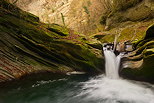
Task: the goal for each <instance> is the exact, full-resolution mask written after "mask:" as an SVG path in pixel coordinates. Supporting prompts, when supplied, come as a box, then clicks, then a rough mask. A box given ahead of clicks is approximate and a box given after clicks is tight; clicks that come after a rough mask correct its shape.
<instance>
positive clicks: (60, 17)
mask: <svg viewBox="0 0 154 103" xmlns="http://www.w3.org/2000/svg"><path fill="white" fill-rule="evenodd" d="M9 1H10V2H13V1H14V0H9ZM15 4H16V5H17V6H18V7H20V8H21V9H23V10H25V11H27V12H30V13H32V14H34V15H37V16H38V17H39V18H40V20H41V21H42V22H45V23H56V24H60V25H64V26H67V27H69V28H72V29H74V30H76V31H78V32H81V33H88V32H90V31H91V29H94V28H96V25H97V24H99V19H100V17H101V15H102V13H103V12H104V11H105V10H106V6H105V5H104V0H18V1H17V2H16V3H15ZM87 30H88V32H87Z"/></svg>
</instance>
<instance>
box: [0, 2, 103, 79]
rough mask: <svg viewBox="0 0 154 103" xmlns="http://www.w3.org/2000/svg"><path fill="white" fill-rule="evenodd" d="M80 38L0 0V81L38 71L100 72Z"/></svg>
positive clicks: (99, 63)
mask: <svg viewBox="0 0 154 103" xmlns="http://www.w3.org/2000/svg"><path fill="white" fill-rule="evenodd" d="M90 48H91V49H92V47H89V46H88V45H86V43H84V40H83V37H82V36H80V35H78V34H75V33H74V32H73V31H72V30H70V29H67V28H65V27H63V26H59V25H57V24H50V25H49V24H48V25H47V24H44V23H41V22H39V18H38V17H36V16H34V15H32V14H30V13H27V12H24V11H22V10H20V9H19V8H17V7H15V6H14V5H12V4H9V3H7V2H6V1H4V0H1V1H0V82H2V81H6V80H10V79H17V78H20V77H21V76H23V75H26V74H30V73H33V72H39V71H51V72H53V73H67V72H70V71H74V70H76V71H84V72H92V73H96V72H100V71H102V70H101V69H100V68H102V67H103V62H102V58H100V57H98V56H97V55H96V54H95V53H94V52H92V51H91V49H90Z"/></svg>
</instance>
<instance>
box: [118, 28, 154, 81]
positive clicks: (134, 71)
mask: <svg viewBox="0 0 154 103" xmlns="http://www.w3.org/2000/svg"><path fill="white" fill-rule="evenodd" d="M153 34H154V25H152V26H150V27H149V28H148V29H147V31H146V34H145V37H144V38H143V39H142V40H140V41H138V42H136V43H135V44H134V47H135V48H136V50H135V51H133V52H132V53H130V54H129V56H128V57H127V60H126V61H125V62H124V63H123V67H124V69H123V70H122V72H121V75H123V76H124V77H129V78H132V79H136V80H145V81H149V82H152V83H153V82H154V68H153V67H154V63H153V61H154V35H153Z"/></svg>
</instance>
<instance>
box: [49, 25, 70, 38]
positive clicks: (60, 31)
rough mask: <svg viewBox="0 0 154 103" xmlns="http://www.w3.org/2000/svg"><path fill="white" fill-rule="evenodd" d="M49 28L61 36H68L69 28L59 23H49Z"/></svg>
mask: <svg viewBox="0 0 154 103" xmlns="http://www.w3.org/2000/svg"><path fill="white" fill-rule="evenodd" d="M48 29H49V30H51V31H53V32H55V33H57V34H59V35H60V36H68V35H69V30H68V29H67V28H66V27H63V26H60V25H58V24H50V25H48Z"/></svg>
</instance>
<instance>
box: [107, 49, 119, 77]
mask: <svg viewBox="0 0 154 103" xmlns="http://www.w3.org/2000/svg"><path fill="white" fill-rule="evenodd" d="M104 56H105V68H106V69H105V70H106V76H107V77H108V78H111V79H118V78H119V73H118V71H119V66H120V60H121V54H119V55H118V56H116V55H115V54H114V52H113V51H110V50H104Z"/></svg>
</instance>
